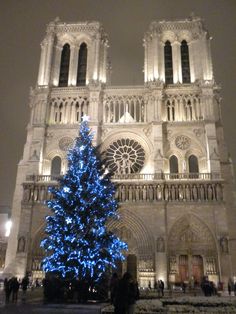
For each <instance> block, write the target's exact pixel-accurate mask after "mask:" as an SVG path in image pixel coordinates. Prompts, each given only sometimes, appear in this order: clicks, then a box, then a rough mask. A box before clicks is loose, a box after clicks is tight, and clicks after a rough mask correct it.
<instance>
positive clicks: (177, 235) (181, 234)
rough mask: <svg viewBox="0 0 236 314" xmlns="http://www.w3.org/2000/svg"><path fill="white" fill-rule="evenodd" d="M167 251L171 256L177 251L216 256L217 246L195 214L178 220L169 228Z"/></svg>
mask: <svg viewBox="0 0 236 314" xmlns="http://www.w3.org/2000/svg"><path fill="white" fill-rule="evenodd" d="M168 250H169V254H172V253H174V252H176V251H177V250H178V252H179V253H186V252H187V250H190V251H191V252H193V253H199V254H200V253H201V254H203V255H209V254H210V255H216V251H217V245H216V240H215V237H214V235H213V233H212V231H211V229H210V228H209V227H208V226H207V224H206V223H205V222H203V221H202V220H201V219H200V218H199V217H198V216H196V215H195V214H193V213H191V214H187V215H183V216H181V217H180V218H178V219H177V220H176V221H175V222H174V223H173V225H172V226H171V228H170V231H169V235H168Z"/></svg>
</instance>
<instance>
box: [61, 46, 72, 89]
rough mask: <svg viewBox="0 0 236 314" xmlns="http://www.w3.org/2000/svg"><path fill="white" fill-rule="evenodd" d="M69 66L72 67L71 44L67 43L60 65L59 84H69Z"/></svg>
mask: <svg viewBox="0 0 236 314" xmlns="http://www.w3.org/2000/svg"><path fill="white" fill-rule="evenodd" d="M69 67H70V45H69V44H65V45H64V46H63V49H62V53H61V65H60V75H59V86H61V87H63V86H68V77H69Z"/></svg>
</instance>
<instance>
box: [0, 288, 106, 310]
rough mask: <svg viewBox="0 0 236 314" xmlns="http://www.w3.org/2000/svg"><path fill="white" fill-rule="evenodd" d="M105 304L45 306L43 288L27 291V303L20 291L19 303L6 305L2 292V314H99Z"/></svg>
mask: <svg viewBox="0 0 236 314" xmlns="http://www.w3.org/2000/svg"><path fill="white" fill-rule="evenodd" d="M104 305H105V304H93V303H89V304H44V302H43V291H42V289H41V288H37V289H34V290H29V291H27V297H26V301H25V302H23V301H22V291H19V295H18V301H17V303H12V302H9V304H5V295H4V291H3V290H0V313H1V314H15V313H20V314H25V313H26V314H31V313H32V314H33V313H34V314H41V313H44V314H56V313H60V314H64V313H65V314H69V313H71V314H73V313H78V314H99V313H101V309H102V308H103V307H104Z"/></svg>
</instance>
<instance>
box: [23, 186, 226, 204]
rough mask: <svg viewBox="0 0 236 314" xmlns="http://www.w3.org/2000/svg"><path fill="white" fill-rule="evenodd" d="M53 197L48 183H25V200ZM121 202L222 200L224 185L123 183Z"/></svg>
mask: <svg viewBox="0 0 236 314" xmlns="http://www.w3.org/2000/svg"><path fill="white" fill-rule="evenodd" d="M51 198H52V195H51V194H50V192H49V191H48V186H46V185H33V184H25V185H24V196H23V202H43V201H45V200H49V199H51ZM116 198H117V199H118V201H120V202H127V201H129V202H139V201H141V202H142V201H222V200H223V187H222V185H221V184H220V183H215V184H212V183H211V184H150V185H141V184H140V185H134V184H132V185H131V184H130V185H128V184H121V185H119V186H118V189H117V191H116Z"/></svg>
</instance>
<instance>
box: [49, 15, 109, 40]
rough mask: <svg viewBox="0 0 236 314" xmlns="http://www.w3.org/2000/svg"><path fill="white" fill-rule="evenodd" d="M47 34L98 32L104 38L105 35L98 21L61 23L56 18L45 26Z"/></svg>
mask: <svg viewBox="0 0 236 314" xmlns="http://www.w3.org/2000/svg"><path fill="white" fill-rule="evenodd" d="M46 32H47V33H67V32H70V33H71V32H72V33H77V32H99V33H101V35H103V36H104V37H107V34H106V33H105V32H104V28H103V26H102V24H101V23H100V22H98V21H80V22H63V21H61V20H60V18H59V17H57V18H56V19H55V20H54V21H52V22H50V23H49V24H48V25H47V30H46Z"/></svg>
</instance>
